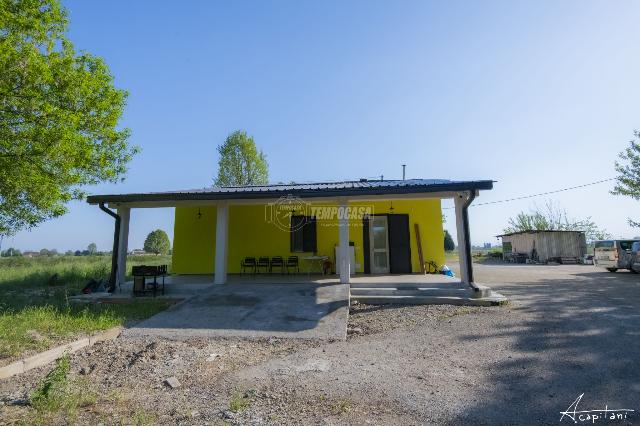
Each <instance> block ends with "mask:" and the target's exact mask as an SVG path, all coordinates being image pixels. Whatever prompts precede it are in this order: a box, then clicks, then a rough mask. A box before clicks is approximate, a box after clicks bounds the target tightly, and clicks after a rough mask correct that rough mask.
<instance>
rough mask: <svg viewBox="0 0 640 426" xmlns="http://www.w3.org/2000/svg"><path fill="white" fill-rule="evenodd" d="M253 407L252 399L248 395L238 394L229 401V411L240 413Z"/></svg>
mask: <svg viewBox="0 0 640 426" xmlns="http://www.w3.org/2000/svg"><path fill="white" fill-rule="evenodd" d="M250 405H251V398H250V397H249V396H248V395H246V394H245V395H243V394H241V393H236V394H235V395H233V397H232V398H231V401H229V410H230V411H232V412H234V413H238V412H240V411H244V410H246V409H247V408H249V406H250Z"/></svg>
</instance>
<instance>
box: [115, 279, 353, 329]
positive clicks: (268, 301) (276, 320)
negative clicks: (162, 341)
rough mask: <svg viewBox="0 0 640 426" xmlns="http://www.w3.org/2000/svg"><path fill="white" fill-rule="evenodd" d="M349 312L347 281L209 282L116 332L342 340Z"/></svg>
mask: <svg viewBox="0 0 640 426" xmlns="http://www.w3.org/2000/svg"><path fill="white" fill-rule="evenodd" d="M272 279H274V278H273V277H272ZM348 315H349V286H348V285H346V284H317V283H299V284H296V283H284V284H278V283H256V284H246V283H243V284H226V285H214V286H210V287H207V288H206V289H204V290H203V292H202V293H201V294H199V295H197V296H194V297H192V298H190V299H188V300H186V301H185V302H183V303H181V304H179V305H176V306H173V307H171V308H169V309H168V310H166V311H164V312H161V313H159V314H157V315H155V316H153V317H151V318H149V319H147V320H145V321H143V322H141V323H139V324H138V325H136V326H135V327H132V328H130V329H127V330H124V331H123V333H122V335H121V336H122V337H124V338H126V337H142V336H160V337H165V338H170V339H188V338H198V337H231V336H237V337H245V338H264V337H285V338H301V339H323V340H344V339H346V335H347V319H348Z"/></svg>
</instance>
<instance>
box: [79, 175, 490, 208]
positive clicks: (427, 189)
mask: <svg viewBox="0 0 640 426" xmlns="http://www.w3.org/2000/svg"><path fill="white" fill-rule="evenodd" d="M492 188H493V181H492V180H483V181H471V182H451V183H446V184H434V185H425V186H421V185H412V186H396V187H375V188H357V187H354V188H340V189H289V190H281V191H278V190H276V191H238V192H164V193H163V192H160V193H147V194H120V195H90V196H88V197H87V202H88V203H89V204H99V203H128V202H141V201H221V200H239V199H261V198H277V197H282V196H288V195H291V196H298V197H301V198H318V197H325V198H326V197H357V196H367V195H398V194H420V193H434V192H456V191H483V190H490V189H492Z"/></svg>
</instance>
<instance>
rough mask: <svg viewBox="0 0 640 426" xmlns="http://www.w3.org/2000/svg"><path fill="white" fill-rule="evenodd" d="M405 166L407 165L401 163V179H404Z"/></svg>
mask: <svg viewBox="0 0 640 426" xmlns="http://www.w3.org/2000/svg"><path fill="white" fill-rule="evenodd" d="M406 168H407V165H406V164H403V165H402V180H404V177H405V174H404V172H405V169H406Z"/></svg>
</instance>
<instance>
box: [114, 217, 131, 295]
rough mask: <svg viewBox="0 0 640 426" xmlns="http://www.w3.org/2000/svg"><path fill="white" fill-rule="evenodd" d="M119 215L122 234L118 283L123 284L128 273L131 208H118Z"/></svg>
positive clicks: (119, 249) (120, 238)
mask: <svg viewBox="0 0 640 426" xmlns="http://www.w3.org/2000/svg"><path fill="white" fill-rule="evenodd" d="M118 216H120V234H119V237H118V273H117V277H118V278H117V285H118V286H121V285H123V284H124V283H125V276H126V275H127V251H128V250H129V219H130V218H131V209H130V208H129V207H120V208H118Z"/></svg>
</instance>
